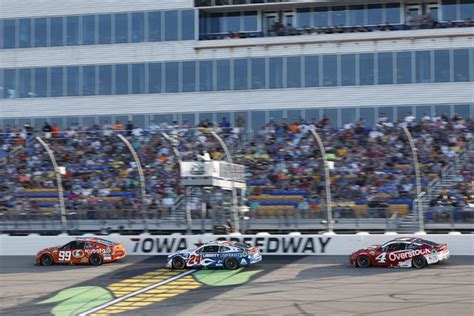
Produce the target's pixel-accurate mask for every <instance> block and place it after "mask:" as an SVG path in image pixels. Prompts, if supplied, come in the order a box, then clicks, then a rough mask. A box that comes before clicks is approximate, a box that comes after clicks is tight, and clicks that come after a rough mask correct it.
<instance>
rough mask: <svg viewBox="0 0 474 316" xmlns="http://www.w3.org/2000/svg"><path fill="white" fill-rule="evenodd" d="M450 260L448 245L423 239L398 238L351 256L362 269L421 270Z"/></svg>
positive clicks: (352, 260) (353, 261) (351, 259)
mask: <svg viewBox="0 0 474 316" xmlns="http://www.w3.org/2000/svg"><path fill="white" fill-rule="evenodd" d="M448 258H449V250H448V245H447V244H443V245H440V244H437V243H435V242H432V241H429V240H425V239H421V238H396V239H394V240H390V241H388V242H386V243H385V244H383V245H375V246H371V247H368V248H365V249H360V250H357V251H356V252H354V253H352V254H351V255H350V263H351V265H352V266H355V267H360V268H368V267H370V266H375V267H403V268H411V267H415V268H417V269H421V268H424V267H426V266H427V265H429V264H435V263H438V262H442V261H446V260H448Z"/></svg>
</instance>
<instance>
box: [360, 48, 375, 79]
mask: <svg viewBox="0 0 474 316" xmlns="http://www.w3.org/2000/svg"><path fill="white" fill-rule="evenodd" d="M374 65H375V62H374V54H371V53H367V54H359V75H360V78H359V84H360V85H372V84H374V81H375V73H374V72H375V68H374Z"/></svg>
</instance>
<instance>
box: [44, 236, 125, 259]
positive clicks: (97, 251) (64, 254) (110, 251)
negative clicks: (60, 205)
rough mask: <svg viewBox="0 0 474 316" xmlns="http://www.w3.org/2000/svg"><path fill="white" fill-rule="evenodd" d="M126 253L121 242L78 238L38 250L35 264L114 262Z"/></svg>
mask: <svg viewBox="0 0 474 316" xmlns="http://www.w3.org/2000/svg"><path fill="white" fill-rule="evenodd" d="M126 255H127V252H126V251H125V247H124V245H123V244H122V243H114V242H111V241H108V240H105V239H102V238H78V239H77V240H73V241H71V242H69V243H67V244H65V245H64V246H56V247H51V248H45V249H42V250H40V251H39V252H38V253H37V254H36V264H37V265H44V266H50V265H52V264H55V263H59V264H76V263H79V264H80V263H84V264H92V265H95V266H99V265H101V264H102V263H107V262H114V261H117V260H119V259H122V258H124V257H125V256H126Z"/></svg>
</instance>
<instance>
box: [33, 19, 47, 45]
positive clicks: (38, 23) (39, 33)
mask: <svg viewBox="0 0 474 316" xmlns="http://www.w3.org/2000/svg"><path fill="white" fill-rule="evenodd" d="M34 21H35V47H46V46H48V34H47V29H48V24H47V20H46V19H45V18H39V19H35V20H34Z"/></svg>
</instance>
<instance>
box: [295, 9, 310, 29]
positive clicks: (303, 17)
mask: <svg viewBox="0 0 474 316" xmlns="http://www.w3.org/2000/svg"><path fill="white" fill-rule="evenodd" d="M296 21H297V26H298V27H310V26H311V10H310V9H297V10H296Z"/></svg>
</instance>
